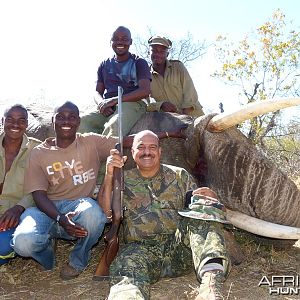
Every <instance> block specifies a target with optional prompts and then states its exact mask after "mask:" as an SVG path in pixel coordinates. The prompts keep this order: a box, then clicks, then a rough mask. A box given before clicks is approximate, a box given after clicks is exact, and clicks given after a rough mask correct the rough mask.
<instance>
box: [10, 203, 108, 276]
mask: <svg viewBox="0 0 300 300" xmlns="http://www.w3.org/2000/svg"><path fill="white" fill-rule="evenodd" d="M53 203H54V204H55V206H56V207H57V210H58V211H59V212H60V213H62V214H66V213H68V212H78V214H76V215H75V216H74V217H73V219H72V220H73V221H74V222H76V223H78V224H80V225H82V226H83V227H84V228H85V229H86V230H87V231H88V235H87V237H85V238H79V239H77V242H76V244H75V246H74V248H73V249H72V251H71V253H70V256H69V264H70V265H71V266H72V267H74V268H75V269H76V270H78V271H82V270H83V269H84V268H85V267H86V266H87V264H88V261H89V258H90V252H91V248H92V247H93V245H94V244H95V243H96V242H97V241H98V239H99V237H100V236H101V234H102V232H103V228H104V225H105V223H106V221H107V218H106V216H105V214H104V212H103V211H102V209H101V208H100V206H99V205H98V203H97V202H96V201H95V200H93V199H91V198H80V199H76V200H59V201H53ZM54 238H61V239H67V240H76V238H74V237H72V236H70V235H69V234H68V233H67V232H66V231H65V230H64V229H63V227H62V226H60V225H59V224H57V223H56V222H55V221H54V220H53V219H51V218H49V217H48V216H47V215H46V214H45V213H43V212H42V211H40V210H39V209H38V208H36V207H31V208H28V209H26V210H25V212H24V213H23V214H22V216H21V221H20V224H19V226H18V227H17V228H16V231H15V233H14V235H13V239H12V246H13V248H14V250H15V252H16V253H17V254H19V255H21V256H25V257H32V258H34V259H35V260H36V261H38V262H39V263H40V264H41V265H42V266H43V267H44V268H45V269H46V270H51V269H52V268H53V267H54V265H55V253H54Z"/></svg>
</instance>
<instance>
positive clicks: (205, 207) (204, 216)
mask: <svg viewBox="0 0 300 300" xmlns="http://www.w3.org/2000/svg"><path fill="white" fill-rule="evenodd" d="M178 213H179V214H180V215H181V216H183V217H187V218H192V219H200V220H204V221H215V222H219V223H223V224H231V223H230V222H229V221H228V220H227V219H226V212H225V207H224V205H223V204H222V203H220V202H215V201H212V200H209V199H207V198H205V197H203V196H200V195H193V196H192V199H191V204H190V205H189V209H186V210H180V211H178Z"/></svg>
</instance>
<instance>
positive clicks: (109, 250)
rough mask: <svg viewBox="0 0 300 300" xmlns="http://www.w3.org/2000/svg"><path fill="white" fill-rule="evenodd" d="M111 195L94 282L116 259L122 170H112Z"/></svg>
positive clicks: (120, 101)
mask: <svg viewBox="0 0 300 300" xmlns="http://www.w3.org/2000/svg"><path fill="white" fill-rule="evenodd" d="M121 89H122V88H121V87H118V118H119V119H118V120H119V122H118V125H119V126H118V132H119V143H118V144H116V149H117V150H118V151H119V153H120V156H121V157H123V138H122V122H121V114H122V98H121V97H122V90H121ZM113 180H114V181H113V195H112V204H111V208H112V223H111V227H110V229H109V231H108V232H107V234H106V235H105V236H104V241H105V249H104V251H103V253H102V255H101V257H100V260H99V263H98V265H97V267H96V271H95V274H94V277H93V279H94V280H105V279H107V278H108V277H109V266H110V264H111V263H112V261H113V260H114V258H115V257H116V255H117V253H118V250H119V237H118V234H119V228H120V225H121V221H122V218H123V204H122V196H123V191H124V172H123V168H121V169H118V168H114V176H113Z"/></svg>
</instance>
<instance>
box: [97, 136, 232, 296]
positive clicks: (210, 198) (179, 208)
mask: <svg viewBox="0 0 300 300" xmlns="http://www.w3.org/2000/svg"><path fill="white" fill-rule="evenodd" d="M131 152H132V156H133V159H134V161H135V163H136V166H137V167H136V168H135V169H132V170H128V171H125V174H124V178H125V191H124V197H123V205H124V207H126V209H125V210H124V218H123V228H124V239H125V244H123V245H122V246H121V248H120V250H119V253H118V255H117V257H116V258H115V260H114V261H113V263H112V265H111V267H110V276H111V278H112V282H111V283H112V284H113V286H112V287H111V290H110V294H109V297H108V300H113V299H123V300H126V299H136V300H137V299H147V300H148V299H150V284H153V283H155V282H156V281H158V280H159V278H161V277H177V276H181V275H185V274H187V273H189V272H190V271H191V270H192V269H193V266H194V270H195V271H196V276H197V279H198V280H199V281H200V282H201V285H200V288H199V294H198V295H197V297H196V299H197V300H201V299H223V298H222V295H221V292H222V291H221V288H222V287H221V286H222V282H223V280H224V279H225V277H226V276H227V274H228V272H229V266H230V261H229V258H228V254H227V251H226V247H225V242H224V237H223V231H222V224H221V223H227V221H226V218H225V214H224V211H223V210H222V207H223V206H222V204H221V203H220V202H218V201H217V200H216V194H215V193H214V192H213V191H212V190H210V189H209V188H199V189H196V183H195V181H194V179H193V178H192V176H191V175H190V174H189V173H188V172H187V171H186V170H184V169H182V168H179V167H175V166H170V165H165V164H161V163H160V157H161V148H160V146H159V139H158V137H157V135H156V134H154V133H153V132H152V131H149V130H145V131H141V132H139V133H138V134H136V135H135V137H134V141H133V145H132V150H131ZM124 159H125V157H124ZM121 160H122V159H121V157H120V156H119V155H118V152H117V150H112V152H111V155H110V157H109V158H108V159H107V165H106V177H105V182H106V191H105V195H104V194H103V195H104V196H103V195H102V196H101V197H103V198H99V199H98V200H99V202H100V205H105V206H106V207H107V205H110V203H111V195H110V193H111V186H112V177H113V176H112V174H113V169H114V166H120V165H122V164H121ZM109 189H110V191H109ZM191 190H194V191H193V196H192V201H191V204H190V205H189V208H186V209H184V204H185V202H186V194H187V192H188V191H191Z"/></svg>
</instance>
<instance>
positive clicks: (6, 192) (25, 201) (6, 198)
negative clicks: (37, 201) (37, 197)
mask: <svg viewBox="0 0 300 300" xmlns="http://www.w3.org/2000/svg"><path fill="white" fill-rule="evenodd" d="M4 135H5V133H2V134H1V135H0V182H1V183H2V182H4V184H3V189H2V194H1V195H0V215H1V214H3V213H4V212H5V211H6V210H7V209H9V208H11V207H13V206H15V205H21V206H23V207H24V208H27V207H30V206H33V205H34V202H33V199H32V196H31V194H30V195H24V192H23V184H24V170H25V166H26V162H27V158H28V154H29V152H30V150H31V149H32V148H33V147H35V146H36V145H38V144H39V143H40V141H39V140H37V139H34V138H30V137H27V136H26V135H24V136H23V142H22V145H21V148H20V151H19V153H18V155H17V157H16V158H15V159H14V161H13V163H12V165H11V168H10V170H9V171H8V172H7V173H6V176H5V153H4V148H3V146H2V141H3V138H4Z"/></svg>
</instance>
